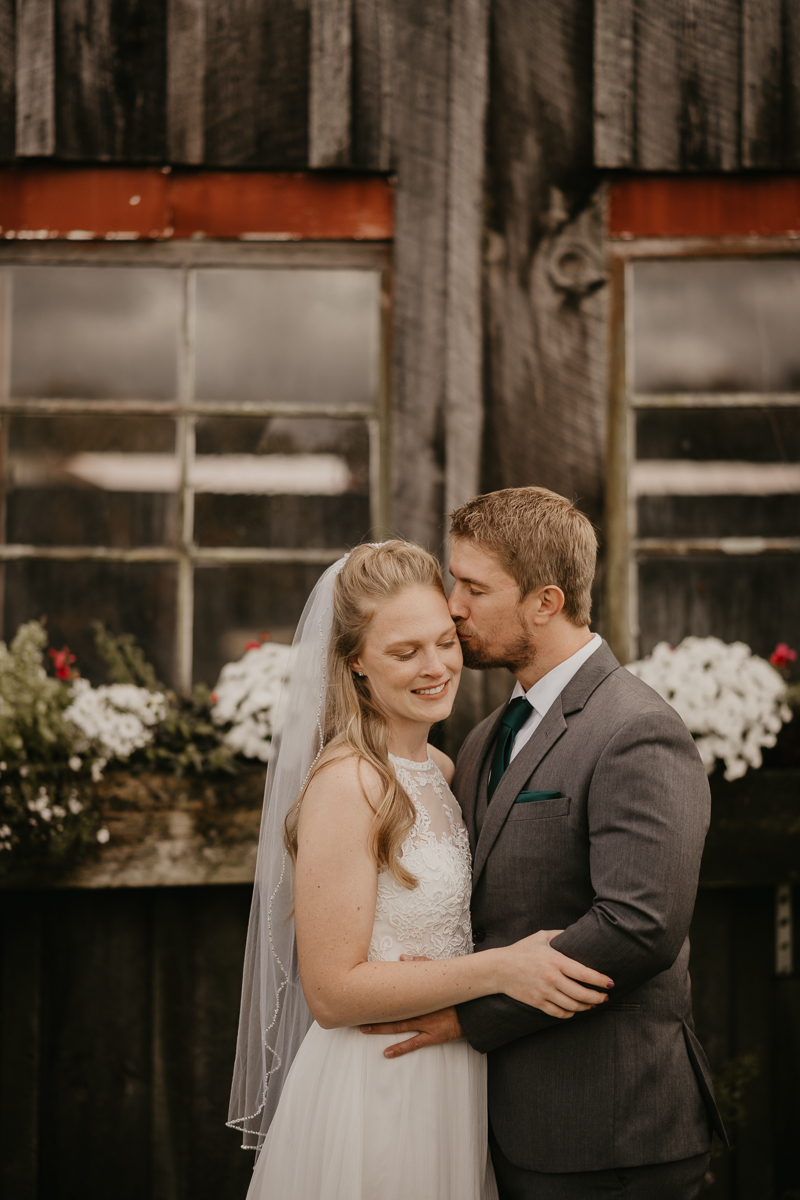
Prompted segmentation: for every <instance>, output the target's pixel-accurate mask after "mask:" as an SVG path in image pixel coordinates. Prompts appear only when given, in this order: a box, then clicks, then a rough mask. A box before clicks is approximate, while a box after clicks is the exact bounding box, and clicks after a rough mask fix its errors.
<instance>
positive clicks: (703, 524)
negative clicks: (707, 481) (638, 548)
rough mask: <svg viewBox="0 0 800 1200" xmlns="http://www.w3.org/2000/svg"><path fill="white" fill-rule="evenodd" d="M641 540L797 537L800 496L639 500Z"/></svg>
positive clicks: (799, 522) (639, 498) (647, 497)
mask: <svg viewBox="0 0 800 1200" xmlns="http://www.w3.org/2000/svg"><path fill="white" fill-rule="evenodd" d="M637 512H638V527H637V532H638V534H639V536H640V537H663V538H684V537H686V538H693V537H797V536H798V530H800V495H793V496H786V495H784V496H779V495H778V496H639V497H638V500H637Z"/></svg>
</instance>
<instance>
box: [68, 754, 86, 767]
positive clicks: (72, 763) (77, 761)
mask: <svg viewBox="0 0 800 1200" xmlns="http://www.w3.org/2000/svg"><path fill="white" fill-rule="evenodd" d="M82 766H83V759H82V758H79V757H78V755H77V754H73V756H72V758H71V759H70V760H69V767H70V769H71V770H73V771H80V769H81V767H82Z"/></svg>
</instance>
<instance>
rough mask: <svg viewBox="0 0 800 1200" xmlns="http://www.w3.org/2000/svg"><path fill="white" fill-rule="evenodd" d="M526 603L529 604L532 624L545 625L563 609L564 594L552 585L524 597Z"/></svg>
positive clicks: (537, 589)
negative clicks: (531, 612) (531, 611)
mask: <svg viewBox="0 0 800 1200" xmlns="http://www.w3.org/2000/svg"><path fill="white" fill-rule="evenodd" d="M525 601H526V603H528V602H531V601H532V602H533V603H531V608H532V609H533V610H534V611H533V614H532V615H533V622H534V624H536V625H546V624H547V623H548V622H549V621H552V620H553V617H557V616H558V614H559V613H560V612H561V610H562V609H563V607H564V593H563V592H562V590H561V588H560V587H556V585H555V584H554V583H547V584H545V586H544V587H540V588H536V589H535V590H534V591H532V592H531V593H530V595H528V596H526V597H525Z"/></svg>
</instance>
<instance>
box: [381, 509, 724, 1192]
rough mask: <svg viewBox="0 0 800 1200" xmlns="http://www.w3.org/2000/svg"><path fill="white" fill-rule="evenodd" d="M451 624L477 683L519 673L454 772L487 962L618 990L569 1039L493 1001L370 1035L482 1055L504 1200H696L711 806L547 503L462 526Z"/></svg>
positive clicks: (676, 721) (477, 516)
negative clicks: (695, 987)
mask: <svg viewBox="0 0 800 1200" xmlns="http://www.w3.org/2000/svg"><path fill="white" fill-rule="evenodd" d="M451 538H452V552H451V558H450V570H451V573H452V575H453V577H454V579H455V585H454V587H453V591H452V593H451V596H450V611H451V613H452V615H453V618H454V620H455V622H456V624H457V626H458V631H459V637H460V639H461V645H462V648H463V652H464V662H465V664H466V665H467V666H469V667H473V668H477V669H485V668H488V667H507V668H508V669H509V670H510V671H512V672H513V674H514V675H515V676H516V680H517V682H516V685H515V687H514V691H513V693H512V696H511V699H510V701H509V703H508V704H506V705H503V706H502V707H501V708H499V709H498V710H497V711H496V712H494V713H492V715H491V716H489V717H487V718H486V720H485V721H483V722H481V724H480V725H478V726H477V728H476V729H474V730H473V731H472V733H471V734H470V736H469V737H468V738H467V740H466V742H465V743H464V746H463V749H462V750H461V753H460V754H459V757H458V764H457V767H456V774H455V779H454V781H453V790H454V792H455V794H456V796H457V798H458V800H459V801H460V803H461V806H462V808H463V811H464V818H465V821H466V823H467V827H468V829H469V834H470V841H471V845H472V854H473V861H474V871H473V898H472V925H473V938H474V941H475V948H476V950H485V949H489V948H490V947H493V946H502V945H505V944H507V943H509V942H512V941H516V940H517V939H518V938H522V937H525V936H526V935H527V934H531V933H535V932H536V931H537V930H539V929H545V930H550V929H563V931H564V932H563V933H560V934H559V935H558V936H557V937H555V938H554V939H553V942H552V945H553V947H554V948H556V949H557V950H559V951H561V952H562V953H563V954H566V955H568V956H569V957H570V958H574V959H577V960H578V961H580V962H582V963H585V964H586V965H588V966H590V967H593V968H595V969H596V970H600V971H605V972H607V973H608V975H609V977H610V978H611V979H613V980H614V982H615V987H614V990H613V991H612V992H611V999H610V1000H609V1002H608V1003H606V1004H603V1005H598V1006H597V1008H596V1009H594V1010H592V1011H590V1012H586V1013H580V1014H576V1015H574V1016H572V1018H571V1019H569V1020H566V1019H564V1018H565V1017H566V1016H568V1015H569V1014H567V1013H564V1014H561V1015H559V1014H558V1013H557V1012H554V1013H552V1014H551V1013H546V1012H543V1011H540V1010H539V1009H535V1008H530V1007H528V1006H527V1005H524V1004H521V1003H519V1002H518V1001H515V1000H512V999H509V998H508V997H507V996H500V995H498V996H487V997H484V998H482V999H479V1000H473V1001H470V1002H469V1003H467V1004H461V1005H459V1006H458V1008H457V1009H445V1010H443V1011H441V1012H437V1013H431V1014H428V1015H427V1016H423V1017H419V1018H414V1019H413V1020H411V1021H401V1022H396V1023H394V1024H392V1025H388V1026H386V1025H384V1026H373V1027H372V1031H373V1032H378V1033H382V1032H397V1033H402V1032H411V1031H419V1032H418V1033H417V1034H416V1036H414V1037H412V1038H410V1039H408V1040H407V1041H405V1042H403V1043H401V1044H400V1046H399V1047H398V1048H397V1050H396V1053H397V1054H402V1053H409V1052H410V1051H412V1050H416V1049H418V1048H421V1047H425V1046H429V1045H434V1044H436V1043H441V1042H446V1041H450V1040H454V1039H456V1038H459V1037H466V1038H467V1040H468V1041H469V1042H470V1044H471V1045H472V1046H474V1047H475V1049H477V1050H479V1051H482V1052H484V1053H486V1054H487V1055H488V1076H489V1084H488V1087H489V1121H490V1138H491V1148H492V1159H493V1162H494V1166H495V1172H496V1175H497V1180H498V1184H499V1188H500V1195H501V1197H502V1200H556V1198H558V1200H594V1198H595V1197H597V1198H598V1200H599V1198H600V1197H604V1198H610V1197H622V1196H624V1197H625V1200H662V1198H663V1200H690V1198H692V1197H695V1196H696V1195H697V1194H698V1193H699V1191H700V1189H701V1186H702V1181H703V1177H704V1175H705V1172H706V1169H707V1166H708V1160H709V1146H710V1136H711V1135H710V1129H711V1128H714V1129H716V1130H717V1132H718V1133H719V1134H720V1135H721V1136H722V1137H723V1138H724V1137H725V1133H724V1129H723V1126H722V1122H721V1120H720V1117H719V1113H718V1111H717V1107H716V1104H715V1102H714V1095H713V1091H712V1086H711V1080H710V1076H709V1069H708V1063H707V1061H706V1057H705V1054H704V1053H703V1050H702V1047H701V1046H700V1044H699V1042H698V1040H697V1038H696V1037H695V1034H694V1026H693V1022H692V1012H691V993H690V987H689V973H688V969H687V967H688V961H689V942H688V939H687V933H688V929H689V922H690V920H691V916H692V909H693V907H694V900H695V893H696V890H697V878H698V873H699V869H700V857H701V854H702V850H703V841H704V838H705V834H706V829H707V827H708V821H709V811H710V802H709V789H708V782H707V780H706V775H705V771H704V769H703V766H702V763H701V761H700V757H699V755H698V753H697V751H696V749H695V747H694V743H693V741H692V738H691V736H690V735H689V733H688V731H687V730H686V727H685V726H684V725H683V723H682V722H681V720H680V718H679V717H678V716H677V714H676V713H675V712H674V710H673V709H672V708H671V707H670V706H669V705H668V704H666V703H665V701H664V700H662V699H661V698H660V697H659V696H658V695H657V694H656V693H655V692H653V691H652V690H651V689H650V688H649V687H647V685H646V684H644V683H642V682H640V681H639V680H638V679H636V678H635V677H634V676H633V675H631V674H630V673H629V672H628V671H626V670H624V668H622V667H620V665H619V663H618V662H617V660H616V658H615V657H614V655H613V654H612V653H611V650H610V649H609V648H608V646H607V645H606V643H605V642H603V641H602V640H601V638H599V637H598V635H597V634H592V633H591V632H590V629H589V618H590V602H591V601H590V589H591V584H592V579H593V577H594V570H595V559H596V553H597V541H596V537H595V533H594V530H593V528H592V526H591V524H590V522H589V521H588V519H587V518H586V517H585V516H584V515H583V514H582V513H581V512H579V511H578V510H577V509H576V508H575V507H574V505H572V504H571V503H570V502H569V501H568V500H566V499H565V498H564V497H563V496H559V495H557V494H556V493H554V492H550V491H547V490H546V489H545V488H537V487H528V488H509V489H506V490H504V491H500V492H492V493H490V494H488V495H485V496H478V497H477V498H476V499H474V500H471V501H469V503H467V504H465V505H463V507H462V508H460V509H458V510H457V511H456V512H455V513H453V515H452V525H451Z"/></svg>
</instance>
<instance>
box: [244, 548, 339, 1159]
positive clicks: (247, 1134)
mask: <svg viewBox="0 0 800 1200" xmlns="http://www.w3.org/2000/svg"><path fill="white" fill-rule="evenodd" d="M346 558H347V555H345V556H344V558H340V559H339V561H338V562H335V563H334V564H333V566H331V567H328V569H327V571H326V572H325V574H324V575H323V576H322V578H321V579H320V580H319V582H318V583H317V585H316V587H315V588H314V590H313V592H312V593H311V596H310V597H309V600H308V603H307V604H306V606H305V608H304V610H303V615H302V616H301V618H300V623H299V625H298V626H297V632H296V633H295V636H294V641H293V643H292V656H291V659H290V677H289V682H288V683H285V684H284V686H283V690H282V693H281V698H280V700H279V702H278V713H277V717H276V721H275V727H276V733H275V735H274V737H273V742H272V755H271V757H270V761H269V768H268V770H267V785H266V790H265V793H264V809H263V812H262V815H261V833H260V835H259V840H258V858H257V861H256V876H255V885H254V888H253V902H252V906H251V908H250V924H249V927H248V930H247V948H246V950H245V959H244V979H243V982H242V1003H241V1010H240V1015H239V1036H238V1041H237V1045H236V1061H235V1064H234V1069H233V1085H232V1089H231V1102H230V1108H229V1111H228V1124H229V1125H231V1126H233V1127H234V1128H236V1129H240V1130H241V1131H242V1135H243V1141H242V1145H243V1146H244V1147H245V1148H248V1147H249V1148H255V1149H256V1150H260V1148H261V1146H262V1144H263V1142H264V1138H265V1137H266V1133H267V1129H268V1128H269V1124H270V1121H271V1120H272V1117H273V1115H274V1113H275V1109H276V1107H277V1104H278V1100H279V1098H280V1094H281V1091H282V1089H283V1085H284V1083H285V1082H286V1075H287V1073H288V1071H289V1067H290V1066H291V1064H292V1060H293V1059H294V1056H295V1054H296V1053H297V1051H298V1049H299V1047H300V1043H301V1042H302V1040H303V1038H304V1037H305V1035H306V1033H307V1032H308V1029H309V1027H310V1025H311V1022H312V1020H313V1018H312V1016H311V1013H310V1012H309V1009H308V1005H307V1004H306V1001H305V997H304V996H303V989H302V987H301V985H300V973H299V970H298V966H297V947H296V945H295V932H294V918H293V916H292V915H291V913H292V907H293V901H294V886H293V885H294V870H293V864H292V861H291V859H290V857H289V854H288V852H287V850H286V848H285V844H284V836H283V833H284V821H285V819H286V814H287V813H288V811H289V809H290V808H291V807H292V805H293V804H294V802H295V801H296V800H297V797H298V796H299V795H300V792H301V791H302V789H303V785H304V784H305V782H306V779H307V778H308V775H309V773H310V771H311V768H312V767H313V765H314V763H315V762H316V761H317V759H318V758H319V756H320V754H321V753H322V750H323V744H324V718H325V696H326V690H327V669H328V649H329V645H330V635H331V625H332V620H333V587H334V581H335V579H336V576H337V575H338V573H339V571H340V570H341V569H342V565H343V564H344V562H345V560H346Z"/></svg>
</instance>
